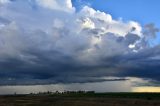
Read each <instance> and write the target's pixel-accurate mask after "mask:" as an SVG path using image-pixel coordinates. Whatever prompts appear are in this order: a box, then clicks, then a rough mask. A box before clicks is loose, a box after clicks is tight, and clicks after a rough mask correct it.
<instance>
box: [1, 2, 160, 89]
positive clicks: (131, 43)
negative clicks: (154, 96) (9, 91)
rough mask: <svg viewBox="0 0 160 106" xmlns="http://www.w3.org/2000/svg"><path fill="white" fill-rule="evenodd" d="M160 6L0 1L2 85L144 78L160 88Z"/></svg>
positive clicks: (133, 3)
mask: <svg viewBox="0 0 160 106" xmlns="http://www.w3.org/2000/svg"><path fill="white" fill-rule="evenodd" d="M158 3H159V0H148V1H146V0H134V1H129V0H119V1H117V0H101V1H98V0H72V1H71V0H0V85H37V84H42V85H43V84H59V83H61V84H71V83H82V84H84V83H91V82H92V83H95V82H96V83H97V82H104V81H126V80H130V78H139V79H143V80H144V79H145V80H147V85H156V86H159V81H160V77H159V75H160V71H159V68H160V45H159V43H160V40H159V37H158V35H159V34H158V32H159V28H158V27H160V25H159V18H160V17H159V16H158V10H159V9H160V7H159V6H158ZM131 82H132V81H131Z"/></svg>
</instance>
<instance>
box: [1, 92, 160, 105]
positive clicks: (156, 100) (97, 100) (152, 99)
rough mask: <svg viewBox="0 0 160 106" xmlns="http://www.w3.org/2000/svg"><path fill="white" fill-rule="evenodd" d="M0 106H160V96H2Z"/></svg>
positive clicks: (144, 94) (127, 94)
mask: <svg viewBox="0 0 160 106" xmlns="http://www.w3.org/2000/svg"><path fill="white" fill-rule="evenodd" d="M0 106H160V94H158V93H157V94H152V93H103V94H102V93H101V94H38V95H8V96H0Z"/></svg>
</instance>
